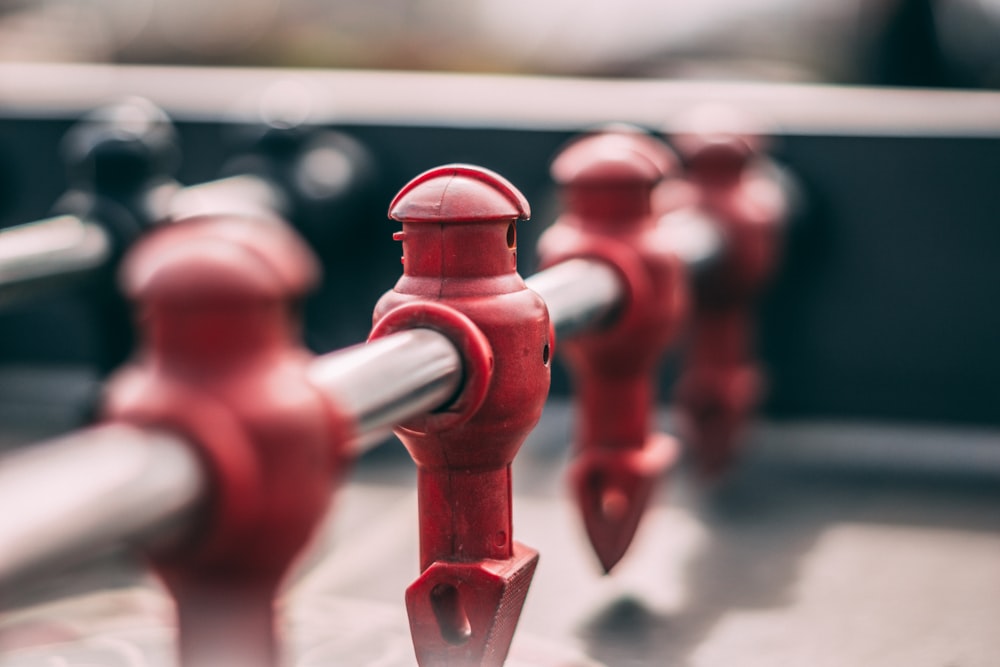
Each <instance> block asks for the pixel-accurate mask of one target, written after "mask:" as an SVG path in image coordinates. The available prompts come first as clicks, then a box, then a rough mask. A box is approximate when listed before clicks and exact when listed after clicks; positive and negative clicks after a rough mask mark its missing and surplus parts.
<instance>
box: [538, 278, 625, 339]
mask: <svg viewBox="0 0 1000 667" xmlns="http://www.w3.org/2000/svg"><path fill="white" fill-rule="evenodd" d="M525 283H526V284H527V285H528V287H529V288H530V289H532V290H533V291H534V292H535V293H537V294H538V295H539V296H540V297H542V299H543V300H544V301H545V303H546V305H547V306H548V308H549V318H551V320H552V326H553V327H554V328H555V331H556V337H557V338H560V339H561V338H563V337H564V336H572V335H573V334H576V333H579V332H580V331H583V330H586V329H588V328H591V327H594V326H597V325H599V324H600V323H602V322H603V321H604V320H605V319H606V318H607V317H608V316H609V315H610V313H611V311H612V310H614V308H615V306H617V305H618V303H619V302H620V301H621V299H622V297H623V295H624V293H625V288H624V286H623V285H622V280H621V278H620V277H619V275H618V273H617V272H616V271H615V270H614V269H613V268H611V266H610V265H609V264H606V263H604V262H601V261H598V260H591V259H571V260H568V261H565V262H560V263H559V264H556V265H555V266H552V267H550V268H548V269H545V270H544V271H539V272H538V273H536V274H535V275H533V276H531V277H530V278H528V279H527V280H526V281H525Z"/></svg>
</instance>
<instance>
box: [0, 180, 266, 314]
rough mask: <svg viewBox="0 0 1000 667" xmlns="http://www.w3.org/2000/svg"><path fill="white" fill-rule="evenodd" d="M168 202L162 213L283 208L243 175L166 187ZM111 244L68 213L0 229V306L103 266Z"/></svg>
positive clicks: (97, 228) (262, 185)
mask: <svg viewBox="0 0 1000 667" xmlns="http://www.w3.org/2000/svg"><path fill="white" fill-rule="evenodd" d="M160 196H161V193H160V192H152V193H150V198H151V199H154V200H155V199H157V198H158V197H160ZM168 202H169V203H168V204H167V208H166V209H165V210H164V216H163V217H174V218H176V217H186V216H194V215H202V214H209V213H219V212H225V213H235V214H250V215H261V214H265V215H278V214H280V212H281V211H283V210H285V202H284V199H283V197H282V195H281V192H280V191H279V190H278V188H276V187H275V186H273V185H272V184H270V183H268V182H267V181H266V180H265V179H262V178H258V177H256V176H249V175H245V176H233V177H230V178H222V179H218V180H215V181H209V182H207V183H201V184H199V185H193V186H189V187H186V188H180V189H178V190H176V191H170V193H169V195H168ZM153 208H154V209H159V208H160V207H159V206H156V205H154V206H153ZM112 245H113V244H112V240H111V238H110V236H109V235H108V233H107V232H106V231H105V230H104V229H103V228H102V227H101V226H100V225H98V224H96V223H94V222H91V221H87V220H83V219H81V218H78V217H76V216H72V215H61V216H57V217H53V218H47V219H44V220H37V221H35V222H29V223H25V224H23V225H17V226H15V227H9V228H7V229H4V230H0V304H5V303H11V302H15V301H26V300H28V299H31V298H33V297H35V296H37V295H38V294H39V293H41V292H49V291H52V290H58V289H61V288H62V287H63V286H65V285H67V284H71V283H73V282H74V281H76V280H78V279H79V278H80V277H81V276H82V275H83V274H86V273H88V272H91V271H94V270H98V269H100V268H102V267H104V266H105V265H106V264H107V263H108V261H110V258H111V255H112V253H113V252H114V248H113V247H112Z"/></svg>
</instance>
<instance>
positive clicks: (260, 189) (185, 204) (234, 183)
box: [168, 174, 288, 220]
mask: <svg viewBox="0 0 1000 667" xmlns="http://www.w3.org/2000/svg"><path fill="white" fill-rule="evenodd" d="M287 208H288V205H287V201H286V198H285V195H284V193H283V192H282V191H281V188H279V187H278V186H277V185H275V184H274V183H272V182H271V181H268V180H267V179H265V178H261V177H259V176H254V175H251V174H244V175H239V176H229V177H227V178H219V179H216V180H214V181H206V182H205V183H199V184H197V185H189V186H187V187H184V188H181V189H179V190H178V191H177V193H176V194H175V195H174V196H173V197H172V198H171V200H170V203H169V205H168V215H169V217H170V218H171V219H175V220H176V219H180V218H187V217H194V216H198V215H213V214H219V213H229V214H236V215H252V216H257V215H268V216H280V215H282V214H283V213H284V212H285V211H286V210H287Z"/></svg>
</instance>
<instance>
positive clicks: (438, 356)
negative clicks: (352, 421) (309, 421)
mask: <svg viewBox="0 0 1000 667" xmlns="http://www.w3.org/2000/svg"><path fill="white" fill-rule="evenodd" d="M309 378H310V380H311V381H312V382H313V384H315V385H316V386H317V387H319V388H321V389H322V390H324V391H325V392H328V394H329V395H330V396H331V397H332V398H333V400H334V401H336V403H337V405H339V406H340V407H341V408H343V409H344V410H347V411H348V412H349V413H350V414H351V415H353V416H354V417H355V418H356V419H357V424H358V439H357V442H356V443H355V447H356V450H357V451H358V452H362V451H365V450H366V449H369V448H371V447H372V446H374V445H375V444H377V443H379V442H381V441H382V440H383V439H384V438H385V437H386V436H387V435H388V434H389V431H390V429H391V428H392V426H394V425H395V424H398V423H399V422H401V421H405V420H406V419H408V418H410V417H413V416H415V415H418V414H421V413H423V412H428V411H430V410H434V409H435V408H439V407H441V406H443V405H444V404H445V403H446V402H447V400H448V399H449V398H451V397H453V396H454V395H455V394H456V393H457V392H458V390H459V387H460V384H461V379H462V357H461V355H460V354H459V352H458V349H457V348H456V347H455V345H454V344H453V343H452V342H451V340H449V339H448V338H447V337H446V336H444V335H443V334H440V333H438V332H437V331H433V330H431V329H411V330H409V331H402V332H399V333H395V334H391V335H389V336H386V337H385V338H380V339H377V340H374V341H372V342H371V343H368V344H367V345H357V346H354V347H351V348H348V349H346V350H341V351H339V352H331V353H330V354H327V355H324V356H322V357H319V358H318V359H316V361H314V362H313V365H312V367H311V368H310V371H309Z"/></svg>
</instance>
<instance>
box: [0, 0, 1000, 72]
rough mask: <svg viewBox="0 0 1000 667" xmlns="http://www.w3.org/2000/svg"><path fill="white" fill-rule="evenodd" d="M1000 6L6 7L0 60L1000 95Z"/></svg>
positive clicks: (46, 1) (722, 1) (675, 0)
mask: <svg viewBox="0 0 1000 667" xmlns="http://www.w3.org/2000/svg"><path fill="white" fill-rule="evenodd" d="M998 36H1000V0H701V2H698V3H692V2H686V1H684V0H620V1H619V2H615V3H609V2H593V1H592V2H579V1H578V0H550V1H549V2H537V1H536V0H469V1H467V2H454V1H452V0H381V1H378V2H371V1H370V0H339V1H337V2H331V1H330V0H213V1H212V2H204V1H203V0H0V60H6V61H26V60H27V61H76V62H118V63H164V64H195V63H197V64H212V65H254V66H285V67H349V68H379V69H405V70H444V71H465V72H512V73H536V74H559V75H588V76H628V77H664V76H666V77H675V78H689V77H691V78H739V79H751V80H772V81H773V80H781V81H824V82H837V83H856V84H879V85H905V86H927V87H966V88H1000V37H998Z"/></svg>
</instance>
